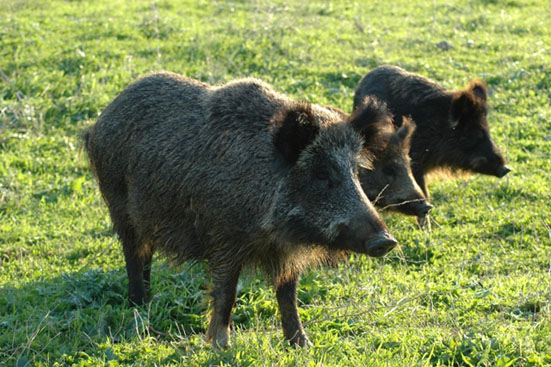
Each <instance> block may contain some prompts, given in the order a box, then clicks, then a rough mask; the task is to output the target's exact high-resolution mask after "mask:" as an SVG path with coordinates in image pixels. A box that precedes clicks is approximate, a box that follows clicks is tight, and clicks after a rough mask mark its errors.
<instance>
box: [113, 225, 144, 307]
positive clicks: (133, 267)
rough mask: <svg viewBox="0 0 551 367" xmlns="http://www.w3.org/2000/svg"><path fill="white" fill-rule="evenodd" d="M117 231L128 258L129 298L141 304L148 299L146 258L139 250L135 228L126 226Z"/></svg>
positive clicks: (125, 256)
mask: <svg viewBox="0 0 551 367" xmlns="http://www.w3.org/2000/svg"><path fill="white" fill-rule="evenodd" d="M117 233H118V234H119V237H120V239H121V242H122V249H123V252H124V259H125V260H126V273H127V274H128V298H130V302H132V303H134V304H136V305H138V306H140V305H143V304H144V302H145V301H146V293H145V285H144V265H145V259H144V258H143V256H142V255H141V254H140V253H139V251H138V239H137V235H136V232H135V231H134V228H132V227H131V226H125V227H124V229H122V230H121V229H120V228H119V229H118V230H117Z"/></svg>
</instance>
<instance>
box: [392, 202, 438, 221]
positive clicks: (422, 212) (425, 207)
mask: <svg viewBox="0 0 551 367" xmlns="http://www.w3.org/2000/svg"><path fill="white" fill-rule="evenodd" d="M402 202H404V203H403V204H400V205H398V206H397V207H396V208H395V210H397V211H399V212H400V213H403V214H407V215H415V216H416V217H425V216H426V215H427V214H429V212H430V211H431V210H432V209H433V208H434V206H432V205H431V204H429V203H428V202H427V201H426V200H420V199H417V200H411V201H408V200H402Z"/></svg>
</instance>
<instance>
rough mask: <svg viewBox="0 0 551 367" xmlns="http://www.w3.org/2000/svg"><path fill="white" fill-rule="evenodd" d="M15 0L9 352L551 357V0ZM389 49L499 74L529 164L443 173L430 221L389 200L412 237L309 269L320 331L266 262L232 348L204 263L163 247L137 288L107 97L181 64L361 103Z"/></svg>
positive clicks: (282, 358)
mask: <svg viewBox="0 0 551 367" xmlns="http://www.w3.org/2000/svg"><path fill="white" fill-rule="evenodd" d="M0 14H1V15H2V16H1V17H0V365H2V366H18V367H19V366H66V365H67V366H69V365H74V366H118V365H136V366H160V365H171V366H176V365H216V366H234V365H240V366H272V365H273V366H290V365H292V366H365V365H368V366H546V365H551V278H550V272H551V219H550V218H551V205H550V204H549V203H550V202H551V190H550V187H549V184H550V182H551V163H550V162H551V122H550V121H551V109H550V108H549V106H550V105H551V66H550V65H551V53H550V45H551V32H550V27H551V26H550V23H549V20H546V19H549V18H550V17H551V3H550V2H549V1H544V0H533V1H530V0H523V1H520V0H516V1H515V0H509V1H506V0H503V1H501V0H485V1H478V0H477V1H475V0H467V1H449V2H444V1H440V0H435V1H426V2H421V3H419V2H415V1H392V2H384V1H365V2H360V3H358V2H356V3H354V2H350V1H340V2H336V1H335V2H332V4H329V2H326V1H322V0H316V1H308V2H306V1H275V2H274V1H267V0H256V1H235V2H229V1H176V0H160V1H122V0H109V1H107V0H93V1H92V0H90V1H88V0H81V1H76V0H75V1H59V0H55V1H46V0H42V1H28V0H4V1H2V2H1V3H0ZM443 40H446V41H448V42H449V43H450V44H451V45H452V46H453V48H452V49H450V50H448V51H442V50H440V49H438V48H437V47H436V44H437V43H438V42H440V41H443ZM382 63H389V64H396V65H400V66H402V67H405V68H407V69H409V70H411V71H414V72H419V73H421V74H423V75H425V76H428V77H430V78H433V79H435V80H437V81H439V82H440V83H442V84H443V85H444V86H446V87H448V88H459V87H462V86H463V85H465V84H466V83H467V82H468V81H469V80H470V79H471V78H474V77H482V78H484V79H485V80H486V81H487V82H488V85H489V89H490V91H491V97H490V98H491V105H492V111H491V114H490V125H491V128H492V132H493V135H494V138H495V140H496V142H497V143H498V145H500V146H501V147H502V148H503V150H504V153H505V155H506V157H507V158H508V160H509V162H510V164H511V166H512V167H513V168H514V171H513V172H512V173H511V174H509V175H508V176H507V177H506V178H504V179H502V180H497V179H495V178H489V177H482V176H475V177H472V178H468V179H466V178H458V179H453V180H452V179H449V180H443V181H435V182H433V183H432V184H431V185H430V189H431V192H432V201H433V204H435V206H436V209H435V210H434V212H433V219H434V221H435V223H433V225H432V232H431V233H426V232H422V231H420V230H418V229H417V228H416V225H415V223H414V221H413V220H412V219H411V218H406V217H401V216H396V215H388V214H385V220H386V222H387V224H388V225H389V227H390V228H391V230H392V232H393V234H394V235H395V236H396V237H397V238H398V240H399V241H400V247H399V248H398V249H397V250H395V251H393V252H392V253H391V254H390V255H388V256H387V257H385V258H384V259H382V260H381V259H378V260H377V259H370V258H366V257H363V256H353V257H352V258H351V260H350V261H349V263H348V264H342V265H340V266H339V267H338V268H328V269H326V268H322V269H313V270H311V271H309V272H307V273H306V274H305V275H304V277H303V279H302V281H301V286H300V292H299V300H300V304H301V317H302V320H303V321H304V324H305V327H306V330H307V333H308V334H309V336H310V338H311V340H312V342H313V346H312V347H311V348H309V349H299V350H295V349H293V348H289V347H288V345H287V344H286V342H285V341H284V340H283V337H282V333H281V331H280V327H279V319H278V311H277V305H276V301H275V299H274V294H273V291H272V290H271V289H270V286H269V283H268V282H267V281H266V280H265V278H264V277H263V276H262V274H260V273H256V272H254V271H251V272H249V273H248V274H245V275H244V276H243V277H242V279H241V281H240V291H239V298H238V301H237V305H236V308H235V313H234V316H233V328H234V330H233V332H232V342H233V346H232V347H231V348H229V349H227V350H225V351H222V352H216V351H213V350H212V349H211V348H210V346H209V345H208V344H206V343H205V342H204V341H203V337H204V332H205V329H206V326H207V320H208V288H209V286H210V283H209V282H210V281H209V277H208V271H207V269H206V268H205V267H204V266H202V265H195V266H190V265H184V266H180V267H171V266H170V264H168V263H167V262H166V261H165V260H164V259H161V258H159V259H156V260H155V264H154V268H153V275H152V277H153V300H152V301H151V303H149V304H148V305H147V306H146V307H143V308H131V307H130V306H129V305H128V303H127V301H126V282H127V280H126V274H125V271H124V260H123V257H122V251H121V249H120V245H119V243H118V242H117V241H116V238H115V237H114V236H113V234H112V230H111V224H110V221H109V218H108V213H107V210H106V207H105V205H104V203H103V202H102V200H101V196H100V194H99V191H98V188H97V185H96V183H95V182H94V180H93V178H92V175H91V173H90V171H89V169H88V167H87V163H86V158H85V155H84V153H83V152H82V150H81V147H80V142H79V138H78V136H79V133H80V132H81V131H82V130H83V129H84V128H85V127H86V126H89V125H90V124H92V123H93V122H94V120H95V118H96V117H97V116H98V114H99V113H100V111H101V110H102V108H104V107H105V106H106V105H107V104H108V103H109V101H110V100H112V99H113V98H114V97H115V96H116V95H117V94H118V93H119V92H120V91H122V90H123V89H124V88H125V87H126V86H127V85H128V84H129V83H131V82H132V81H133V80H134V79H135V78H136V77H138V76H139V75H141V74H143V73H146V72H150V71H154V70H161V69H165V70H170V71H174V72H178V73H181V74H184V75H186V76H189V77H193V78H197V79H199V80H202V81H205V82H209V83H220V82H225V81H229V80H232V79H235V78H239V77H245V76H255V77H259V78H262V79H264V80H266V81H268V82H270V83H272V84H273V85H274V87H275V88H276V89H278V90H280V91H282V92H284V93H286V94H288V95H290V96H293V97H295V98H297V99H303V100H309V101H313V102H316V103H320V104H326V105H333V106H336V107H339V108H342V109H344V110H347V111H350V109H351V106H352V96H353V92H354V87H355V86H356V84H357V83H358V81H359V79H360V78H361V77H362V75H363V74H365V73H366V72H367V71H369V70H370V69H371V68H373V67H375V66H376V65H379V64H382Z"/></svg>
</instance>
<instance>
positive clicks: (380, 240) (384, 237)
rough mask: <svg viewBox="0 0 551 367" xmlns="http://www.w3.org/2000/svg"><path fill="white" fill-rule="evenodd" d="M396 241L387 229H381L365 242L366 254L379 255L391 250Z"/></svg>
mask: <svg viewBox="0 0 551 367" xmlns="http://www.w3.org/2000/svg"><path fill="white" fill-rule="evenodd" d="M397 243H398V241H396V239H395V238H394V237H392V235H391V234H390V233H388V232H387V231H382V232H380V233H378V234H377V235H376V236H375V237H373V238H372V239H371V240H370V241H369V242H368V243H367V254H368V255H369V256H373V257H381V256H384V255H386V254H387V253H388V252H389V251H390V250H392V249H393V248H394V247H395V246H396V244H397Z"/></svg>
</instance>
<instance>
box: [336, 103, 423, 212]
mask: <svg viewBox="0 0 551 367" xmlns="http://www.w3.org/2000/svg"><path fill="white" fill-rule="evenodd" d="M326 108H328V109H330V110H332V111H334V112H336V113H339V114H340V115H341V116H342V118H343V119H349V120H351V121H356V122H361V124H359V125H355V126H354V128H355V129H356V131H358V132H359V133H360V135H362V136H363V137H364V148H363V152H364V154H368V155H369V156H370V157H371V161H372V167H370V168H369V169H366V168H360V170H359V177H360V182H361V184H362V188H363V190H364V192H365V194H366V195H367V197H368V198H369V200H370V201H371V202H372V203H373V204H375V205H376V206H378V207H380V208H383V209H389V210H393V211H397V212H400V213H402V214H407V215H415V216H417V217H419V218H423V217H425V216H426V215H427V213H428V212H429V211H430V210H431V209H432V208H433V206H432V205H430V204H429V203H427V200H426V197H425V195H424V194H423V192H422V191H421V189H420V188H419V185H417V183H416V181H415V179H414V178H413V174H412V172H411V165H410V158H409V155H408V154H409V146H410V139H411V135H412V134H413V132H414V131H415V123H413V122H412V121H411V120H409V119H404V121H403V122H402V126H401V127H399V128H397V127H396V126H395V124H394V122H393V119H392V113H391V112H390V111H389V110H388V108H387V106H386V104H385V103H384V102H381V101H380V100H379V99H378V98H377V97H375V96H367V97H365V98H364V100H363V101H362V103H361V104H360V105H359V107H358V108H356V111H355V113H354V114H352V116H350V117H349V116H348V115H347V114H346V113H344V112H343V111H341V110H339V109H338V108H335V107H326Z"/></svg>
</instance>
